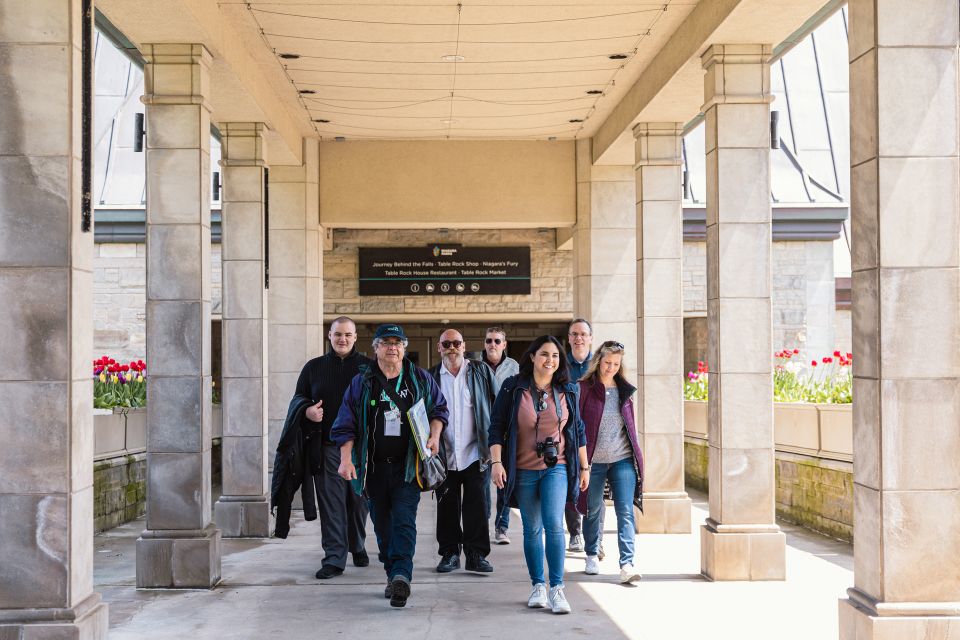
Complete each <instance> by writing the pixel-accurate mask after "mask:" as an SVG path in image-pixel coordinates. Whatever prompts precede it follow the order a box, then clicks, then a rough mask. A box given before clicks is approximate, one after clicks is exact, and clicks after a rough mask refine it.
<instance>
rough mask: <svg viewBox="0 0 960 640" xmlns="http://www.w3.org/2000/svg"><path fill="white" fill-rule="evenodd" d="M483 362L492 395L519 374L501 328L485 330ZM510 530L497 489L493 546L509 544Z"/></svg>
mask: <svg viewBox="0 0 960 640" xmlns="http://www.w3.org/2000/svg"><path fill="white" fill-rule="evenodd" d="M483 361H484V362H485V363H486V364H487V366H488V367H490V369H491V370H493V382H494V393H495V394H496V393H499V392H500V385H502V384H503V381H504V380H506V379H507V378H509V377H510V376H515V375H517V374H518V373H519V372H520V364H519V363H518V362H517V361H516V360H514V359H513V358H511V357H510V356H508V355H507V334H506V332H505V331H504V330H503V329H502V328H501V327H490V328H489V329H487V337H486V339H485V340H484V344H483ZM486 498H487V520H489V519H490V483H489V482H488V483H487V488H486ZM509 528H510V510H509V509H507V510H506V512H504V510H503V489H497V522H496V525H495V527H494V532H493V542H494V543H495V544H510V538H509V537H508V536H507V529H509Z"/></svg>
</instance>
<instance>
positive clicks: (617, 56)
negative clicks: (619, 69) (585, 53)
mask: <svg viewBox="0 0 960 640" xmlns="http://www.w3.org/2000/svg"><path fill="white" fill-rule="evenodd" d="M607 57H608V58H610V59H611V60H626V59H627V58H628V57H629V56H627V54H625V53H615V54H613V55H612V56H607Z"/></svg>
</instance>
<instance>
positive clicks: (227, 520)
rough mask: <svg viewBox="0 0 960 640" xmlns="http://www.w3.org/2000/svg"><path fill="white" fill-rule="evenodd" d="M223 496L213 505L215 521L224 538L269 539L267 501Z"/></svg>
mask: <svg viewBox="0 0 960 640" xmlns="http://www.w3.org/2000/svg"><path fill="white" fill-rule="evenodd" d="M231 498H232V496H221V497H220V499H219V500H217V502H216V504H214V505H213V521H214V522H215V523H216V525H217V528H218V529H220V532H221V534H222V535H223V537H224V538H269V537H270V522H271V517H270V505H269V504H268V503H267V501H266V499H259V500H257V499H252V500H251V499H248V500H239V499H231Z"/></svg>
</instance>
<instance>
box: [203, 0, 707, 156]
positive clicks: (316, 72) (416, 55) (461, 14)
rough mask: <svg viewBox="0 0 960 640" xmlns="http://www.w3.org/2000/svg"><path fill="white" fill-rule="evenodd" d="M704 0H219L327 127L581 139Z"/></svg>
mask: <svg viewBox="0 0 960 640" xmlns="http://www.w3.org/2000/svg"><path fill="white" fill-rule="evenodd" d="M695 5H696V1H695V0H685V1H684V0H670V1H664V2H652V1H650V0H645V1H639V2H620V3H615V2H583V1H580V2H570V3H563V2H562V1H561V0H552V1H537V0H514V1H512V2H508V1H497V0H480V2H477V3H470V2H463V3H462V4H458V3H456V2H433V1H431V0H412V1H411V2H409V3H400V2H368V3H353V2H349V3H348V2H333V3H331V2H309V1H307V2H286V1H281V2H263V3H258V2H254V3H221V5H220V7H221V10H222V11H223V12H224V15H225V16H228V17H229V19H231V20H233V21H235V22H236V23H237V27H238V29H239V30H242V31H244V33H246V34H247V35H248V38H247V40H248V41H250V42H251V47H252V48H253V49H255V51H253V54H254V57H255V58H256V59H257V60H258V61H259V62H260V64H261V65H262V66H263V67H264V68H265V70H267V71H269V72H270V74H269V75H270V77H271V80H272V82H273V84H274V86H275V88H276V90H277V91H278V93H279V94H280V95H281V96H282V97H283V98H284V99H285V100H287V101H288V103H289V105H288V108H289V109H290V110H291V112H293V113H299V114H300V115H301V117H303V118H304V119H309V120H310V121H311V123H312V126H313V127H314V128H315V130H316V132H317V134H318V135H319V136H321V137H322V138H325V139H333V138H336V137H341V136H342V137H344V138H347V139H377V138H379V139H384V138H388V139H398V138H399V139H447V138H453V139H497V138H503V139H553V138H556V139H571V138H585V137H590V136H592V135H593V134H594V133H595V132H596V130H597V128H598V127H599V126H600V124H601V123H602V122H603V121H604V120H605V119H606V118H607V116H608V115H609V114H610V112H611V111H612V110H613V108H614V106H615V105H616V104H617V103H618V102H619V101H620V100H621V98H622V97H623V95H624V94H625V93H626V91H627V90H628V89H629V88H630V87H631V86H632V85H633V84H634V83H635V82H636V80H637V79H638V78H639V76H640V74H641V73H642V71H643V70H644V68H645V67H646V65H647V64H648V63H649V62H650V60H651V59H652V58H653V57H654V55H655V54H656V53H657V51H658V50H659V49H660V47H662V46H663V44H664V43H665V42H666V41H667V40H668V39H669V37H670V36H671V35H672V34H673V32H674V31H675V30H676V28H677V26H678V25H679V24H680V23H682V22H683V20H684V18H685V17H686V16H687V15H688V14H689V12H690V11H691V10H692V9H693V7H694V6H695ZM254 43H255V44H254ZM611 56H616V57H615V58H611ZM620 56H625V57H620Z"/></svg>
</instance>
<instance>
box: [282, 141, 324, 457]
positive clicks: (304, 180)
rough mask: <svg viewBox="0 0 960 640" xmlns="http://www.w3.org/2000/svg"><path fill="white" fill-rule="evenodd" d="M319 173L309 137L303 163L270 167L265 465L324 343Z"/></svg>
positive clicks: (317, 151) (315, 143)
mask: <svg viewBox="0 0 960 640" xmlns="http://www.w3.org/2000/svg"><path fill="white" fill-rule="evenodd" d="M319 178H320V144H319V142H318V141H317V140H313V139H305V140H304V144H303V164H300V165H296V166H272V167H270V324H269V327H270V328H269V333H270V352H269V353H270V356H269V361H270V393H269V418H270V419H269V422H270V448H269V450H270V456H269V458H270V459H269V463H270V465H272V464H273V452H274V451H275V450H276V448H277V442H278V441H279V440H280V432H281V431H282V430H283V421H284V419H285V418H286V417H287V406H288V405H289V404H290V399H291V398H292V397H293V392H294V389H295V387H296V384H297V377H298V376H299V375H300V370H301V369H302V368H303V365H304V364H305V363H306V362H307V360H309V359H310V358H314V357H316V356H318V355H320V354H321V353H322V348H323V338H322V334H323V295H322V287H323V251H322V249H321V244H320V180H319Z"/></svg>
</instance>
